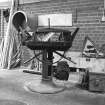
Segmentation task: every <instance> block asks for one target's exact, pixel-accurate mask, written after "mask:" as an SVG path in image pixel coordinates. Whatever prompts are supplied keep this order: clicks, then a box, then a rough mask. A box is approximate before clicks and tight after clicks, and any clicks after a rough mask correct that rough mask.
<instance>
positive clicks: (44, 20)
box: [38, 14, 72, 26]
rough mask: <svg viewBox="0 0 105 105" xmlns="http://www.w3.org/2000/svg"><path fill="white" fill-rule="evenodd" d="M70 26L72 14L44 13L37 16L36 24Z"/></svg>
mask: <svg viewBox="0 0 105 105" xmlns="http://www.w3.org/2000/svg"><path fill="white" fill-rule="evenodd" d="M49 25H50V26H72V14H46V15H39V16H38V26H49Z"/></svg>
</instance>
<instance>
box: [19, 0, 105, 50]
mask: <svg viewBox="0 0 105 105" xmlns="http://www.w3.org/2000/svg"><path fill="white" fill-rule="evenodd" d="M103 7H104V0H50V1H44V2H37V3H32V4H31V3H29V4H24V5H20V9H21V10H24V11H26V12H27V13H32V14H38V15H40V14H50V13H72V14H73V27H61V28H65V29H68V30H70V31H74V29H75V27H79V28H80V30H79V32H78V34H77V35H76V38H75V40H74V42H73V46H72V48H71V49H70V50H72V51H81V49H82V45H83V40H84V37H85V36H87V35H88V36H89V37H90V38H91V39H92V40H93V41H94V42H95V43H96V46H97V47H98V48H99V47H100V46H101V45H102V44H104V43H105V41H104V40H105V23H104V22H100V19H101V17H102V8H103Z"/></svg>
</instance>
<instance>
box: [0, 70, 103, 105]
mask: <svg viewBox="0 0 105 105" xmlns="http://www.w3.org/2000/svg"><path fill="white" fill-rule="evenodd" d="M40 78H41V76H40V75H36V74H29V73H23V72H22V71H21V70H19V71H17V70H1V71H0V100H5V99H8V100H17V101H20V102H24V103H26V104H27V105H105V94H101V93H92V92H88V91H86V90H82V89H80V88H78V87H76V86H75V85H73V84H71V83H70V82H66V86H67V88H66V89H65V90H64V91H63V92H60V93H56V94H40V93H36V92H31V91H28V90H26V89H25V88H24V86H25V84H26V83H27V82H29V81H31V80H36V79H40ZM62 84H63V83H62V82H61V83H60V85H62ZM0 102H1V101H0ZM0 105H1V104H0ZM2 105H7V104H2ZM8 105H13V104H8ZM16 105H21V104H16Z"/></svg>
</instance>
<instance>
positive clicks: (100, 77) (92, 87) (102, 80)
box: [89, 72, 105, 92]
mask: <svg viewBox="0 0 105 105" xmlns="http://www.w3.org/2000/svg"><path fill="white" fill-rule="evenodd" d="M89 91H96V92H105V73H95V72H90V73H89Z"/></svg>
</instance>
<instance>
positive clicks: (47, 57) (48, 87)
mask: <svg viewBox="0 0 105 105" xmlns="http://www.w3.org/2000/svg"><path fill="white" fill-rule="evenodd" d="M43 61H45V62H47V63H45V62H43V69H42V78H41V79H37V80H33V81H30V82H29V83H28V84H27V85H26V87H27V88H28V89H29V90H31V91H33V92H39V93H43V94H51V93H57V92H61V91H63V90H64V86H57V84H55V83H54V82H53V79H52V77H53V73H52V72H53V71H52V61H53V52H51V51H44V52H43Z"/></svg>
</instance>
